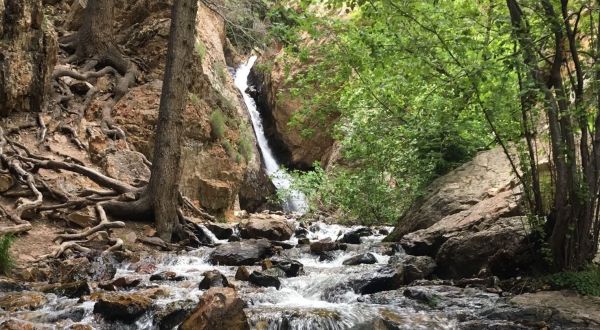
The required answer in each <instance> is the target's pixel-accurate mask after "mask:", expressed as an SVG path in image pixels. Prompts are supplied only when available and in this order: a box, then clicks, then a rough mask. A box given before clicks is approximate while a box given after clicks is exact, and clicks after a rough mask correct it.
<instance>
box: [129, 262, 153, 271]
mask: <svg viewBox="0 0 600 330" xmlns="http://www.w3.org/2000/svg"><path fill="white" fill-rule="evenodd" d="M129 268H130V269H133V270H134V271H135V272H136V273H139V274H152V273H154V272H155V271H156V269H157V267H156V264H155V263H154V262H149V261H140V262H138V263H136V264H133V265H131V267H129Z"/></svg>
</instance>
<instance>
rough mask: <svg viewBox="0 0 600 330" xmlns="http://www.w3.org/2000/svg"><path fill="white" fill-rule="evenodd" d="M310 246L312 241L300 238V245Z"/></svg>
mask: <svg viewBox="0 0 600 330" xmlns="http://www.w3.org/2000/svg"><path fill="white" fill-rule="evenodd" d="M308 244H310V239H308V238H306V237H302V238H298V245H308Z"/></svg>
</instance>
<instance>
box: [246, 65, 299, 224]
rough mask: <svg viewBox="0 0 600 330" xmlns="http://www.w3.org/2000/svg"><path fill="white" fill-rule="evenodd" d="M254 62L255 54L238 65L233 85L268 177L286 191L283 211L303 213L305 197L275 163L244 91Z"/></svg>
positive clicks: (259, 123) (250, 101)
mask: <svg viewBox="0 0 600 330" xmlns="http://www.w3.org/2000/svg"><path fill="white" fill-rule="evenodd" d="M254 62H256V56H252V57H250V59H249V60H248V62H247V63H244V64H242V65H240V66H239V67H238V69H237V70H236V72H235V77H234V79H235V86H236V87H237V88H238V89H239V90H240V93H242V96H243V98H244V103H245V104H246V108H247V109H248V113H249V114H250V119H251V120H252V127H253V128H254V133H255V135H256V140H257V141H258V146H259V148H260V153H261V155H262V159H263V162H264V165H265V170H266V172H267V174H268V175H269V177H271V180H272V181H273V184H274V185H275V187H276V188H277V189H278V190H281V191H286V193H287V194H286V195H287V198H286V200H285V201H284V205H283V208H284V211H286V212H300V213H304V212H306V210H307V205H306V197H305V196H304V194H302V193H301V192H300V191H297V190H293V189H290V186H291V177H290V175H289V174H287V173H286V172H284V171H282V170H281V165H280V164H279V163H277V160H276V159H275V156H274V155H273V151H272V150H271V147H269V143H268V141H267V137H266V136H265V131H264V127H263V122H262V118H261V117H260V113H259V112H258V109H257V108H256V103H255V102H254V99H252V97H251V96H250V95H249V94H248V93H247V92H246V90H247V89H248V75H249V74H250V70H251V69H252V66H254Z"/></svg>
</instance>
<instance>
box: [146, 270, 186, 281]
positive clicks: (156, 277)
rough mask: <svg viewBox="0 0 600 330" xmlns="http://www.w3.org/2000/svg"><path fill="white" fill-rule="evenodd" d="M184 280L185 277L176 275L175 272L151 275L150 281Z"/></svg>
mask: <svg viewBox="0 0 600 330" xmlns="http://www.w3.org/2000/svg"><path fill="white" fill-rule="evenodd" d="M183 280H185V276H181V275H177V273H175V272H168V271H167V272H160V273H156V274H152V275H151V276H150V281H174V282H179V281H183Z"/></svg>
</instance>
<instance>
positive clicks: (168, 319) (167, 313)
mask: <svg viewBox="0 0 600 330" xmlns="http://www.w3.org/2000/svg"><path fill="white" fill-rule="evenodd" d="M195 307H196V303H195V302H194V301H193V300H191V299H187V300H178V301H174V302H171V303H168V304H167V305H165V306H164V307H162V308H160V309H159V310H158V311H156V312H154V323H155V324H156V325H157V327H158V329H159V330H171V329H173V328H175V327H177V326H178V325H179V324H181V322H183V321H184V320H185V319H187V318H188V317H189V316H190V314H191V313H192V311H193V310H194V308H195Z"/></svg>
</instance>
